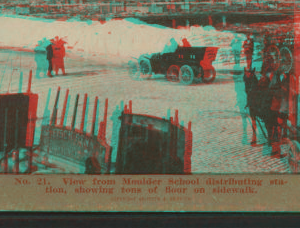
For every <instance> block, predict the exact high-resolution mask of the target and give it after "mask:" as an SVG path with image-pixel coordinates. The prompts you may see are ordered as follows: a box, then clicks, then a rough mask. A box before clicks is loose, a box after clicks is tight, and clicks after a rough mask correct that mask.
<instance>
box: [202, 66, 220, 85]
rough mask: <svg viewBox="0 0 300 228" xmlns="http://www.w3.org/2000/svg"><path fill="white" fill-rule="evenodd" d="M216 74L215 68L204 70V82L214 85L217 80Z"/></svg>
mask: <svg viewBox="0 0 300 228" xmlns="http://www.w3.org/2000/svg"><path fill="white" fill-rule="evenodd" d="M216 74H217V72H216V70H215V68H214V67H212V68H210V69H206V70H204V74H203V78H202V80H203V82H205V83H212V82H213V81H214V80H215V78H216Z"/></svg>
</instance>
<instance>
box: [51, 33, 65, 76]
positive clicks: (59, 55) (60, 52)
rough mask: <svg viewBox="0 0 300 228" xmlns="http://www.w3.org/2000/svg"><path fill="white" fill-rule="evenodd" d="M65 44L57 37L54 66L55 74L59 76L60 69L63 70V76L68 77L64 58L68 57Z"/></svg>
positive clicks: (54, 46)
mask: <svg viewBox="0 0 300 228" xmlns="http://www.w3.org/2000/svg"><path fill="white" fill-rule="evenodd" d="M64 44H65V42H64V41H63V40H62V39H59V38H58V36H56V37H55V41H54V45H53V66H54V71H55V74H56V75H58V71H59V69H61V70H62V73H63V75H66V72H65V64H64V57H65V55H66V51H65V47H64Z"/></svg>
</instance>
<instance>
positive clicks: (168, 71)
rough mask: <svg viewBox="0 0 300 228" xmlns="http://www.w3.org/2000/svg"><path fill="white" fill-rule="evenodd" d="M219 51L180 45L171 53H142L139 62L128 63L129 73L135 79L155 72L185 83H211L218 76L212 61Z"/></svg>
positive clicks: (215, 48)
mask: <svg viewBox="0 0 300 228" xmlns="http://www.w3.org/2000/svg"><path fill="white" fill-rule="evenodd" d="M217 52H218V48H217V47H178V48H177V49H176V50H175V52H171V53H163V54H162V53H154V54H151V55H141V56H140V57H139V59H137V62H134V61H130V62H129V63H128V66H129V74H130V77H131V78H132V79H134V80H139V79H147V78H150V77H151V76H152V74H153V73H154V74H164V75H166V78H167V79H168V80H169V81H173V82H181V83H182V84H185V85H190V84H192V83H193V82H194V83H200V82H205V83H210V82H213V81H214V79H215V77H216V70H215V68H214V67H213V66H212V62H213V61H214V60H215V59H216V56H217Z"/></svg>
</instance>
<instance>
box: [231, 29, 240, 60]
mask: <svg viewBox="0 0 300 228" xmlns="http://www.w3.org/2000/svg"><path fill="white" fill-rule="evenodd" d="M231 47H232V52H233V55H234V63H235V65H240V55H241V47H242V42H241V39H240V38H239V37H238V35H237V34H235V37H234V38H233V39H232V41H231Z"/></svg>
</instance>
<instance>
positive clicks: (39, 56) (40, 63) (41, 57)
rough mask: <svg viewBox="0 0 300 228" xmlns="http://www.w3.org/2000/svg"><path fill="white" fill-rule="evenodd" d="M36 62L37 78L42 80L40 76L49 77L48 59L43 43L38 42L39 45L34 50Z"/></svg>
mask: <svg viewBox="0 0 300 228" xmlns="http://www.w3.org/2000/svg"><path fill="white" fill-rule="evenodd" d="M34 52H35V55H34V60H35V62H36V78H40V74H41V73H42V74H44V75H47V71H48V69H47V68H48V66H47V64H48V63H47V60H46V59H47V58H45V55H46V54H47V53H46V52H45V47H43V41H38V45H37V46H36V47H35V48H34Z"/></svg>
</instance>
